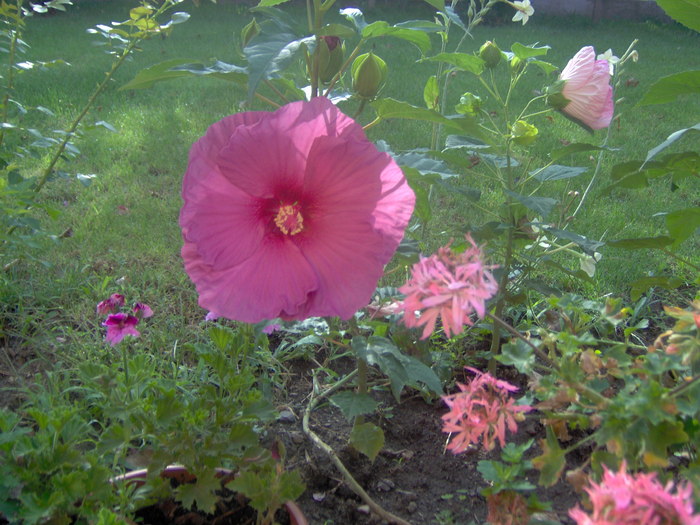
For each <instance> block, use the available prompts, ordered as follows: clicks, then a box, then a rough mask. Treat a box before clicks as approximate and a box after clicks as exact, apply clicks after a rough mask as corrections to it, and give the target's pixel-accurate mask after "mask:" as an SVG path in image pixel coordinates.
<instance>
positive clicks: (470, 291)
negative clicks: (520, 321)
mask: <svg viewBox="0 0 700 525" xmlns="http://www.w3.org/2000/svg"><path fill="white" fill-rule="evenodd" d="M467 241H469V243H470V244H471V247H470V248H468V249H467V250H466V251H464V252H463V253H454V252H453V251H452V250H451V249H450V247H449V246H445V247H443V248H440V249H439V250H438V253H437V254H436V255H431V256H430V257H421V259H420V261H418V262H417V263H416V264H414V265H413V268H412V270H411V279H410V280H409V281H408V282H407V283H406V284H404V285H403V286H402V287H401V288H399V291H400V292H401V293H403V294H405V295H406V299H404V301H403V304H402V309H403V310H404V312H405V313H404V318H403V322H404V324H405V325H406V326H408V327H409V328H412V327H416V326H423V325H424V326H425V328H424V329H423V334H422V336H421V338H422V339H425V338H426V337H428V336H429V335H430V334H431V333H432V332H433V331H434V330H435V324H436V322H437V319H438V317H440V318H442V326H443V327H444V329H445V334H446V335H447V337H451V336H452V333H455V334H460V333H462V329H463V327H464V325H465V324H467V325H471V324H472V321H471V319H470V316H471V315H472V314H473V313H476V314H477V315H478V316H479V317H483V316H484V313H485V309H486V306H485V303H486V300H487V299H489V298H490V297H492V296H493V295H494V294H495V293H496V291H497V290H498V283H496V281H495V279H494V278H493V275H491V273H490V271H489V270H490V269H491V268H492V267H491V266H486V265H484V263H483V261H482V259H483V254H482V252H481V249H480V248H479V247H478V246H477V245H476V244H474V241H473V240H472V238H471V237H470V236H467ZM417 312H419V313H420V315H419V316H416V313H417Z"/></svg>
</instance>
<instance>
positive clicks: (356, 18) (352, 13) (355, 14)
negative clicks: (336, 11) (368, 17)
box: [340, 7, 367, 33]
mask: <svg viewBox="0 0 700 525" xmlns="http://www.w3.org/2000/svg"><path fill="white" fill-rule="evenodd" d="M340 14H341V15H342V16H344V17H345V18H347V19H348V20H349V21H350V22H352V23H353V25H354V26H355V28H356V29H357V31H358V32H359V33H362V30H363V29H364V28H365V27H367V22H365V17H364V15H363V14H362V11H360V10H359V9H357V8H356V7H347V8H345V9H341V10H340Z"/></svg>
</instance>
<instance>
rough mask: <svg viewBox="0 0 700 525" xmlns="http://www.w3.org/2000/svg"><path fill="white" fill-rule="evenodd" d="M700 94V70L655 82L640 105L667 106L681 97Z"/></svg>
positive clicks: (676, 74) (683, 72) (681, 73)
mask: <svg viewBox="0 0 700 525" xmlns="http://www.w3.org/2000/svg"><path fill="white" fill-rule="evenodd" d="M698 93H700V70H696V71H682V72H680V73H674V74H673V75H668V76H666V77H662V78H660V79H659V80H657V81H656V82H654V84H652V86H651V87H650V88H649V91H647V92H646V93H645V95H644V96H643V97H642V100H640V101H639V103H638V105H639V106H649V105H651V104H666V103H667V102H673V101H674V100H676V99H677V98H678V97H680V96H681V95H691V94H698Z"/></svg>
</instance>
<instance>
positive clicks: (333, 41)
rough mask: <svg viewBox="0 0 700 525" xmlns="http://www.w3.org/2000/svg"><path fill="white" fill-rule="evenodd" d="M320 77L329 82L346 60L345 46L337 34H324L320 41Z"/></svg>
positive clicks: (326, 82)
mask: <svg viewBox="0 0 700 525" xmlns="http://www.w3.org/2000/svg"><path fill="white" fill-rule="evenodd" d="M318 46H319V50H318V52H319V67H318V77H319V80H321V82H323V83H324V84H328V83H329V82H330V81H331V80H332V79H333V77H334V76H335V75H336V73H338V71H340V68H341V67H342V66H343V62H345V46H344V45H343V43H342V42H341V40H340V38H338V37H337V36H322V37H321V38H320V39H319V42H318Z"/></svg>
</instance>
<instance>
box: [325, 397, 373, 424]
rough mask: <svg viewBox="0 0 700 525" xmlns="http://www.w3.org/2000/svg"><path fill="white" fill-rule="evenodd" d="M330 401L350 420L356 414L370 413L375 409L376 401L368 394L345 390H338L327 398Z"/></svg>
mask: <svg viewBox="0 0 700 525" xmlns="http://www.w3.org/2000/svg"><path fill="white" fill-rule="evenodd" d="M329 400H330V402H331V403H333V404H334V405H335V406H337V407H338V408H339V409H340V411H341V412H342V413H343V416H345V419H347V420H348V421H351V420H352V419H354V418H355V417H357V416H363V415H365V414H372V413H374V412H375V411H376V410H377V407H378V406H379V403H377V402H376V401H375V400H374V399H372V397H371V396H370V395H368V394H360V393H357V392H351V391H349V390H346V391H344V392H339V393H337V394H335V395H334V396H332V397H330V398H329Z"/></svg>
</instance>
